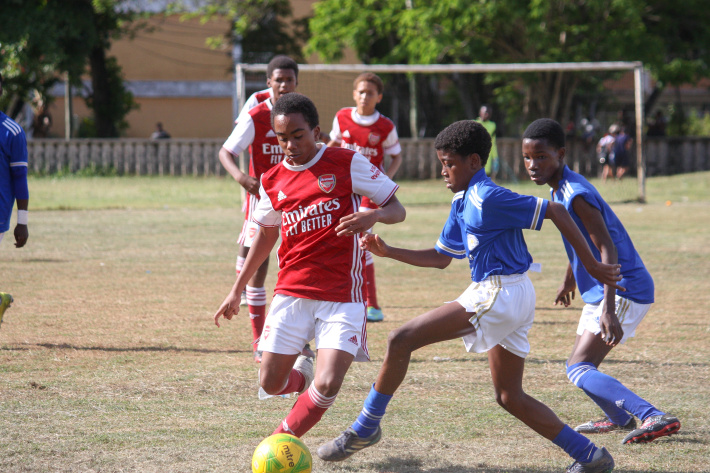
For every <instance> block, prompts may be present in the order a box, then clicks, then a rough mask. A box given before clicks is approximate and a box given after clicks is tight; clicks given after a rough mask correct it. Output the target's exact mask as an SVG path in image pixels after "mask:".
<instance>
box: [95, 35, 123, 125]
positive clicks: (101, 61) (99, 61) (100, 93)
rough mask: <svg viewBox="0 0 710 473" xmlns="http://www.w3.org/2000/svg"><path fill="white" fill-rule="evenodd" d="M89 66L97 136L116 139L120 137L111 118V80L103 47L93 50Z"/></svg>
mask: <svg viewBox="0 0 710 473" xmlns="http://www.w3.org/2000/svg"><path fill="white" fill-rule="evenodd" d="M89 65H90V67H91V87H92V89H93V91H92V105H93V109H94V121H95V125H96V135H97V137H99V138H115V137H117V136H118V129H117V128H116V123H115V121H114V119H113V117H112V116H111V110H112V107H111V100H112V97H111V94H110V93H109V87H110V84H109V81H110V78H109V73H108V69H107V67H106V51H105V50H104V48H103V47H101V46H97V47H95V48H94V49H92V50H91V54H90V55H89Z"/></svg>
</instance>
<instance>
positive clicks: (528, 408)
mask: <svg viewBox="0 0 710 473" xmlns="http://www.w3.org/2000/svg"><path fill="white" fill-rule="evenodd" d="M488 363H489V366H490V370H491V377H492V380H493V387H494V388H495V393H496V401H497V402H498V404H499V405H500V406H501V407H503V408H504V409H505V410H506V411H508V412H510V413H511V414H512V415H514V416H515V417H517V418H518V419H519V420H521V421H522V422H523V423H524V424H525V425H527V426H528V427H530V428H531V429H533V430H534V431H535V432H537V433H538V434H540V435H542V436H543V437H545V438H546V439H548V440H551V441H552V442H553V443H554V444H555V445H557V446H558V447H560V448H562V449H563V450H564V451H565V452H566V453H567V454H568V455H569V456H570V457H572V458H573V459H574V460H575V463H574V464H573V465H572V467H571V468H575V467H576V468H577V469H572V470H569V469H568V470H567V471H584V472H592V473H593V472H608V471H611V470H612V469H613V467H614V460H613V459H612V457H611V455H610V454H609V452H607V451H606V449H598V448H597V447H596V445H594V444H593V443H592V442H590V441H589V440H588V439H587V438H586V437H584V436H583V435H581V434H579V433H577V432H575V431H574V430H572V429H571V428H570V427H569V426H567V425H565V424H564V423H563V422H562V421H561V420H560V419H559V418H558V417H557V415H555V413H554V412H552V410H551V409H550V408H549V407H547V406H546V405H545V404H543V403H541V402H540V401H538V400H537V399H535V398H533V397H531V396H529V395H528V394H526V393H525V392H524V391H523V387H522V383H523V370H524V368H525V359H524V358H521V357H520V356H518V355H515V354H513V353H511V352H509V351H508V350H506V349H505V348H503V347H502V346H501V345H496V346H495V347H493V348H492V349H490V350H489V351H488ZM577 465H578V466H577Z"/></svg>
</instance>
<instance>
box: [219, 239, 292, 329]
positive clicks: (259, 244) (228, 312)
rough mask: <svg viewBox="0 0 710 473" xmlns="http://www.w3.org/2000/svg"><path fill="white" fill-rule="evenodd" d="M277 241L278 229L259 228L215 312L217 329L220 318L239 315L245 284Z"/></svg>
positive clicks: (229, 318) (228, 318)
mask: <svg viewBox="0 0 710 473" xmlns="http://www.w3.org/2000/svg"><path fill="white" fill-rule="evenodd" d="M278 239H279V227H260V228H259V233H257V235H256V238H255V239H254V243H253V244H252V246H251V248H250V249H249V254H248V255H247V259H246V260H245V261H244V266H243V267H242V270H241V272H240V273H239V276H238V277H237V280H236V282H235V283H234V286H232V290H231V291H229V294H227V297H226V298H225V299H224V301H223V302H222V305H220V306H219V309H217V312H215V314H214V323H215V325H217V327H219V318H220V317H224V318H225V319H227V320H231V319H232V316H234V315H236V314H238V313H239V302H240V300H241V295H242V291H244V288H246V286H247V282H249V280H250V279H251V277H252V276H253V275H254V273H256V270H257V269H259V266H261V264H262V263H263V262H264V261H266V258H268V257H269V254H270V253H271V250H272V248H273V247H274V245H275V244H276V241H277V240H278Z"/></svg>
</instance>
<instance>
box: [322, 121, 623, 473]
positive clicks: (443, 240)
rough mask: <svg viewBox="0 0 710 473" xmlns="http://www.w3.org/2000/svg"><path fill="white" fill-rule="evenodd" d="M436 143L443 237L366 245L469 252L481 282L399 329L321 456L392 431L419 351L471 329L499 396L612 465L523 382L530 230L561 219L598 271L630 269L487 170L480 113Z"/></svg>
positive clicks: (587, 464) (558, 208) (435, 263)
mask: <svg viewBox="0 0 710 473" xmlns="http://www.w3.org/2000/svg"><path fill="white" fill-rule="evenodd" d="M435 148H436V150H437V151H436V153H437V157H438V159H439V161H441V164H442V165H443V168H442V171H441V174H442V176H443V177H444V182H445V183H446V187H447V188H449V189H450V190H451V191H452V192H454V198H453V202H452V204H451V213H450V214H449V218H448V220H447V221H446V224H445V225H444V228H443V230H442V232H441V234H440V236H439V239H438V241H437V243H436V246H435V247H434V248H431V249H427V250H409V249H404V248H395V247H391V246H389V245H387V244H385V242H384V241H382V240H381V239H380V238H379V236H377V235H365V236H364V237H362V239H361V245H362V246H363V247H364V248H367V249H368V250H370V251H372V252H373V253H374V254H375V255H377V256H384V257H388V258H392V259H395V260H398V261H402V262H404V263H408V264H411V265H414V266H422V267H433V268H445V267H447V266H448V265H449V263H450V262H451V259H452V258H457V259H463V258H466V259H467V260H468V263H469V266H470V269H471V279H472V280H473V283H472V284H471V285H470V286H469V287H468V288H467V289H466V290H465V291H464V293H463V294H462V295H461V296H460V297H459V298H458V299H456V301H454V302H451V303H447V304H444V305H442V306H441V307H439V308H437V309H434V310H432V311H430V312H427V313H425V314H423V315H420V316H418V317H416V318H414V319H412V320H410V321H409V322H407V323H406V324H404V325H403V326H402V327H400V328H398V329H396V330H394V331H393V332H391V333H390V334H389V337H388V340H387V352H386V354H385V359H384V362H383V364H382V367H381V368H380V372H379V374H378V376H377V381H376V382H375V384H374V385H373V387H372V389H371V390H370V394H369V396H368V398H367V399H366V400H365V404H364V407H363V410H362V412H361V413H360V416H359V417H358V419H357V420H356V421H355V423H353V425H352V426H351V427H350V428H348V429H347V430H346V431H345V432H343V433H342V434H341V435H340V436H339V437H337V438H336V439H334V440H332V441H330V442H327V443H325V444H324V445H322V446H321V447H320V448H319V449H318V451H317V453H318V456H319V457H320V458H322V459H323V460H327V461H340V460H344V459H346V458H348V457H349V456H350V455H352V454H353V453H355V452H356V451H358V450H361V449H363V448H365V447H369V446H371V445H374V444H375V443H377V442H378V441H379V440H380V437H381V434H382V430H381V428H380V421H381V419H382V417H383V416H384V413H385V408H386V406H387V403H388V402H389V400H390V399H391V398H392V395H394V392H395V391H396V390H397V388H398V387H399V385H400V384H401V383H402V381H403V380H404V377H405V375H406V373H407V369H408V366H409V360H410V358H411V354H412V352H413V351H415V350H417V349H419V348H421V347H424V346H427V345H431V344H433V343H437V342H441V341H445V340H451V339H455V338H458V337H463V339H464V344H465V346H466V349H467V350H468V351H475V352H478V353H482V352H488V360H489V365H490V370H491V375H492V379H493V386H494V388H495V392H496V400H497V402H498V404H500V405H501V406H502V407H503V408H504V409H505V410H507V411H508V412H510V413H511V414H513V415H514V416H515V417H517V418H518V419H520V420H521V421H522V422H524V423H525V424H526V425H528V426H529V427H530V428H532V429H533V430H535V431H536V432H537V433H539V434H540V435H542V436H544V437H545V438H547V439H549V440H551V441H553V442H554V443H555V444H556V445H558V446H559V447H561V448H563V449H564V450H565V452H567V453H568V454H569V455H570V456H571V457H572V458H574V459H575V462H574V463H573V464H572V466H571V467H570V468H569V469H568V471H572V472H592V473H593V472H608V471H611V470H612V469H613V467H614V460H613V459H612V458H611V455H610V454H609V453H608V452H607V451H606V449H604V448H597V447H596V446H595V445H594V444H593V443H592V442H590V441H589V440H588V439H587V438H586V437H584V436H583V435H581V434H579V433H577V432H575V431H574V430H572V429H571V428H570V427H569V426H567V425H565V424H564V423H563V422H562V421H561V420H560V419H559V418H558V417H557V416H556V415H555V414H554V412H552V411H551V410H550V409H549V408H548V407H547V406H546V405H544V404H542V403H541V402H539V401H537V400H536V399H534V398H532V397H530V396H529V395H527V394H526V393H525V392H524V391H523V388H522V381H523V369H524V366H525V357H526V356H527V354H528V352H529V351H530V345H529V343H528V339H527V333H528V330H529V329H530V327H531V326H532V323H533V318H534V315H535V289H534V288H533V286H532V283H531V282H530V279H529V278H528V276H527V275H526V274H525V273H526V272H527V270H528V268H529V267H530V264H531V263H532V257H531V256H530V253H529V252H528V250H527V246H526V244H525V240H524V238H523V233H522V231H523V229H531V230H539V229H540V228H541V226H542V222H543V220H544V219H551V220H552V221H553V222H554V224H555V225H556V226H557V227H558V229H559V230H560V232H562V234H563V235H564V236H565V237H566V238H567V239H568V240H569V241H571V242H572V244H573V245H574V248H575V249H576V250H577V251H578V253H579V254H580V258H581V259H582V261H583V262H584V264H585V265H586V266H587V267H588V268H589V269H590V271H591V272H592V274H595V275H596V276H597V277H598V278H600V279H602V280H604V281H605V282H607V283H609V284H612V285H614V286H615V287H617V286H616V282H617V281H619V280H620V279H621V276H620V275H619V266H618V265H606V264H602V263H599V262H598V261H597V260H595V259H594V257H593V256H592V253H591V251H590V249H589V247H588V245H587V243H586V242H585V241H584V237H583V236H582V234H581V233H580V231H579V229H578V228H577V226H576V225H575V224H574V222H573V221H572V219H571V218H570V216H569V214H568V213H567V211H566V210H565V208H564V206H563V205H561V204H559V203H553V202H549V201H547V200H544V199H540V198H537V197H532V196H524V195H519V194H516V193H514V192H512V191H510V190H508V189H505V188H503V187H500V186H498V185H496V184H495V183H493V181H491V180H490V179H489V178H488V177H487V176H486V173H485V169H484V167H485V164H486V161H487V159H488V153H489V151H490V149H491V138H490V135H489V134H488V132H487V131H486V129H485V128H484V127H483V125H481V124H480V123H478V122H475V121H471V120H465V121H460V122H456V123H454V124H452V125H450V126H449V127H447V128H446V129H444V130H443V131H442V132H441V133H439V135H438V136H437V138H436V142H435Z"/></svg>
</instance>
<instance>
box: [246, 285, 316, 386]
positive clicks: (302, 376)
mask: <svg viewBox="0 0 710 473" xmlns="http://www.w3.org/2000/svg"><path fill="white" fill-rule="evenodd" d="M301 301H302V299H299V298H297V297H291V296H284V295H282V294H275V295H274V298H273V300H272V302H271V310H270V312H269V315H268V316H267V318H266V320H267V323H266V326H265V327H264V331H263V336H262V337H261V338H260V340H259V346H258V349H259V350H260V351H262V352H263V355H262V363H261V367H260V369H259V384H260V386H261V388H260V389H261V390H263V391H264V392H263V393H260V394H264V395H281V394H290V393H294V392H302V391H304V390H305V389H307V388H308V386H309V385H310V383H311V381H312V380H313V360H312V359H308V358H306V357H304V356H302V355H300V353H301V347H303V344H304V343H305V341H306V340H308V339H309V337H311V336H312V333H313V327H314V325H315V322H314V320H313V315H312V313H310V312H309V311H308V310H307V308H306V310H304V308H303V306H302V305H301V304H300V302H301Z"/></svg>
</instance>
